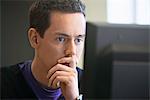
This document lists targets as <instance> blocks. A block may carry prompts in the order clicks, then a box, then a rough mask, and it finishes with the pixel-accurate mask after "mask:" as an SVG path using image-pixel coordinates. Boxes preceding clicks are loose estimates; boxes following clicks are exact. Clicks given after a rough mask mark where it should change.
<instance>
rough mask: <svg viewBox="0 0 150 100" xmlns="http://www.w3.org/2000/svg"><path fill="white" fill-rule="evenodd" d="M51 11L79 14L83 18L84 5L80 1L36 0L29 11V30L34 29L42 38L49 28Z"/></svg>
mask: <svg viewBox="0 0 150 100" xmlns="http://www.w3.org/2000/svg"><path fill="white" fill-rule="evenodd" d="M52 11H61V12H67V13H76V12H80V13H82V14H83V15H84V16H85V5H84V4H83V3H82V2H81V1H80V0H38V1H36V2H34V3H33V4H32V5H31V7H30V9H29V23H30V27H29V28H35V29H36V31H37V32H38V33H39V34H40V36H41V37H42V38H43V36H44V32H45V30H46V29H47V28H48V27H49V26H50V20H49V19H50V15H51V12H52Z"/></svg>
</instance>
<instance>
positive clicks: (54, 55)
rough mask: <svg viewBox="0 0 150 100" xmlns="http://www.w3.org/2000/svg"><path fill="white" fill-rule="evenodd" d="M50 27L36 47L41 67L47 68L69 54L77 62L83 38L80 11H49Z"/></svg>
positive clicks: (84, 25)
mask: <svg viewBox="0 0 150 100" xmlns="http://www.w3.org/2000/svg"><path fill="white" fill-rule="evenodd" d="M50 23H51V24H50V27H49V28H48V29H47V30H46V31H45V33H44V37H43V38H40V45H39V47H38V48H37V49H36V52H37V57H38V59H39V61H40V63H41V64H42V65H43V66H42V67H44V68H45V70H49V69H50V68H52V67H53V66H54V65H56V64H57V61H58V60H59V59H60V58H63V57H68V56H71V57H73V58H75V59H76V61H77V62H78V60H79V58H80V56H81V53H82V50H83V47H84V39H85V27H86V22H85V18H84V16H83V14H82V13H62V12H53V13H51V20H50Z"/></svg>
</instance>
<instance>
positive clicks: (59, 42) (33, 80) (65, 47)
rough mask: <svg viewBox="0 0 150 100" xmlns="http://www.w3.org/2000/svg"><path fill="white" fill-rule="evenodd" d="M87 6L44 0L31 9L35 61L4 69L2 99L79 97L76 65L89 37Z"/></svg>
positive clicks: (76, 1) (71, 0) (70, 0)
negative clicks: (86, 19) (86, 33)
mask: <svg viewBox="0 0 150 100" xmlns="http://www.w3.org/2000/svg"><path fill="white" fill-rule="evenodd" d="M84 11H85V6H84V5H83V4H82V3H81V1H79V0H40V1H36V2H35V3H33V4H32V6H31V7H30V10H29V17H30V27H29V30H28V38H29V41H30V44H31V46H32V47H33V48H34V50H35V56H34V59H33V60H32V61H25V62H23V63H19V64H16V65H14V66H10V67H5V68H2V69H1V80H2V82H1V88H2V89H1V98H29V99H33V98H38V99H49V100H57V99H63V98H64V99H66V100H76V99H77V98H78V97H79V89H78V78H79V76H80V74H81V70H80V69H79V68H77V67H76V65H77V63H78V60H79V58H80V56H81V53H82V50H83V47H84V39H85V28H86V21H85V13H84Z"/></svg>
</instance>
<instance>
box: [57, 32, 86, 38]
mask: <svg viewBox="0 0 150 100" xmlns="http://www.w3.org/2000/svg"><path fill="white" fill-rule="evenodd" d="M56 35H60V36H64V37H70V36H69V35H68V34H67V33H62V32H57V33H56ZM75 37H80V38H82V37H85V34H81V35H78V36H75Z"/></svg>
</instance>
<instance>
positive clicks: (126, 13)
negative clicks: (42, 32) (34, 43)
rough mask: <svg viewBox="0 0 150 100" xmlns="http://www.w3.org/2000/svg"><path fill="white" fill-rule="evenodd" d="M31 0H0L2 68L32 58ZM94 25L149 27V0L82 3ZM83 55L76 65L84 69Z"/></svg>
mask: <svg viewBox="0 0 150 100" xmlns="http://www.w3.org/2000/svg"><path fill="white" fill-rule="evenodd" d="M33 1H34V0H1V2H0V3H1V5H0V9H1V11H0V13H1V16H0V17H1V21H0V22H1V27H0V28H1V65H2V66H7V65H11V64H15V63H18V62H21V61H24V60H26V59H32V57H33V50H32V49H31V48H30V45H29V43H28V40H27V29H28V8H29V6H30V4H31V3H32V2H33ZM82 1H83V2H84V3H85V4H86V19H87V21H88V22H93V23H100V24H101V23H102V24H103V23H115V24H138V25H150V0H82ZM83 54H84V53H83ZM83 58H84V56H83V55H82V57H81V60H80V63H79V66H81V68H83Z"/></svg>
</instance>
